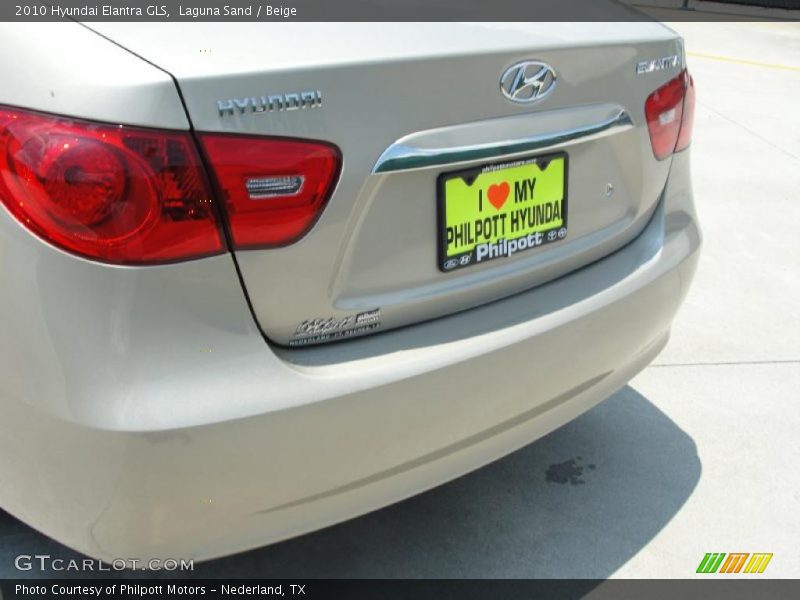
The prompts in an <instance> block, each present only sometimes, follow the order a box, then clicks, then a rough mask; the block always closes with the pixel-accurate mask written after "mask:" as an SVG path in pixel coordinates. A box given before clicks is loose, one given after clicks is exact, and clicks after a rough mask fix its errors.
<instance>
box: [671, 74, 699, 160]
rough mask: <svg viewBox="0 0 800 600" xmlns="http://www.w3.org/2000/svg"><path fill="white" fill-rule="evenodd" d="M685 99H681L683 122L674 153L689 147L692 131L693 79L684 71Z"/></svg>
mask: <svg viewBox="0 0 800 600" xmlns="http://www.w3.org/2000/svg"><path fill="white" fill-rule="evenodd" d="M684 73H686V97H685V98H684V99H683V120H682V122H681V132H680V133H679V134H678V143H677V144H675V152H678V151H680V150H683V149H685V148H688V147H689V144H691V143H692V129H693V128H694V105H695V92H694V78H693V77H692V76H691V75H689V73H687V72H686V71H684Z"/></svg>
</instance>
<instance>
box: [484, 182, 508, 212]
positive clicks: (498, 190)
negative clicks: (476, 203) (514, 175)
mask: <svg viewBox="0 0 800 600" xmlns="http://www.w3.org/2000/svg"><path fill="white" fill-rule="evenodd" d="M510 191H511V188H510V187H509V186H508V182H507V181H504V182H503V183H493V184H492V185H490V186H489V190H488V191H487V193H486V195H487V196H489V202H491V203H492V206H494V207H495V208H496V209H497V210H500V207H502V206H503V204H505V203H506V199H507V198H508V193H509V192H510Z"/></svg>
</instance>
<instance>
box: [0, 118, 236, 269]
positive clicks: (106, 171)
mask: <svg viewBox="0 0 800 600" xmlns="http://www.w3.org/2000/svg"><path fill="white" fill-rule="evenodd" d="M0 201H2V203H3V204H4V205H5V206H6V207H7V208H8V210H9V211H10V212H11V214H13V215H14V216H15V217H16V218H17V219H18V220H19V221H20V222H21V223H22V224H23V225H25V226H26V227H27V228H28V229H30V230H31V231H33V232H34V233H36V234H37V235H39V236H40V237H42V238H43V239H45V240H46V241H48V242H50V243H52V244H53V245H55V246H58V247H60V248H62V249H65V250H68V251H70V252H73V253H76V254H80V255H83V256H86V257H89V258H92V259H96V260H100V261H104V262H109V263H116V264H156V263H166V262H173V261H178V260H186V259H190V258H198V257H201V256H208V255H212V254H218V253H221V252H223V251H224V250H225V245H224V242H223V236H222V233H221V228H220V227H219V223H218V219H217V217H216V211H215V208H214V206H213V200H212V196H211V190H210V187H209V185H208V183H207V181H206V178H205V176H204V173H203V170H202V166H201V163H200V159H199V156H198V154H197V151H196V150H195V147H194V143H193V140H192V138H191V136H190V134H188V133H180V132H166V131H160V130H151V129H140V128H135V127H127V126H113V125H101V124H97V123H92V122H88V121H82V120H78V119H71V118H65V117H58V116H54V115H45V114H41V113H36V112H32V111H26V110H19V109H16V108H8V107H1V106H0Z"/></svg>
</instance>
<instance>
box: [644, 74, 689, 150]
mask: <svg viewBox="0 0 800 600" xmlns="http://www.w3.org/2000/svg"><path fill="white" fill-rule="evenodd" d="M690 84H691V87H690ZM688 90H691V94H692V105H691V109H692V110H691V111H689V112H690V113H691V117H693V115H694V83H693V82H692V80H691V77H690V76H689V73H688V72H687V71H686V70H685V69H684V70H683V71H682V72H681V73H680V74H679V75H678V76H677V77H675V78H674V79H670V80H669V81H668V82H667V83H665V84H664V85H662V86H661V87H660V88H658V89H657V90H656V91H655V92H653V93H652V94H650V95H649V96H648V97H647V101H646V102H645V105H644V113H645V117H646V119H647V129H648V130H649V132H650V142H651V144H652V146H653V154H654V155H655V157H656V158H657V159H658V160H662V159H664V158H667V157H668V156H669V155H670V154H672V153H673V152H674V151H675V150H676V145H677V144H678V136H679V134H680V132H681V129H682V124H683V123H684V122H685V120H686V117H685V116H684V114H685V109H684V104H685V99H688V93H689V92H688ZM686 129H687V133H686V140H687V142H686V145H688V140H689V138H690V137H691V122H690V123H689V124H688V127H687V128H686ZM678 149H680V148H678Z"/></svg>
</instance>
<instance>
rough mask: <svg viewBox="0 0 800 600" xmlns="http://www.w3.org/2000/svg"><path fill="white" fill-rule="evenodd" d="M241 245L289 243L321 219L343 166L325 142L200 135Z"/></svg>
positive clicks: (233, 232)
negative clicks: (320, 216)
mask: <svg viewBox="0 0 800 600" xmlns="http://www.w3.org/2000/svg"><path fill="white" fill-rule="evenodd" d="M199 138H200V141H201V143H202V145H203V149H204V150H205V153H206V156H207V158H208V162H209V164H210V165H211V169H212V171H213V173H214V175H215V176H216V180H217V184H218V186H219V188H220V191H221V192H222V197H223V202H224V205H225V208H226V209H227V210H226V212H227V217H228V226H229V228H230V233H231V238H232V241H233V245H234V247H235V248H239V249H244V248H267V247H271V246H285V245H287V244H290V243H292V242H294V241H296V240H298V239H299V238H300V237H301V236H303V235H304V234H305V233H306V232H307V231H308V230H309V229H311V227H312V226H313V225H314V223H315V222H316V220H317V218H319V215H320V213H321V212H322V209H323V208H324V207H325V203H326V202H327V201H328V198H329V197H330V195H331V192H332V191H333V187H334V185H335V183H336V179H337V177H338V175H339V169H340V167H341V156H340V154H339V151H338V149H337V148H336V147H334V146H331V145H330V144H325V143H322V142H311V141H305V140H287V139H278V138H265V137H250V136H239V135H223V134H205V133H203V134H200V135H199Z"/></svg>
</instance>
